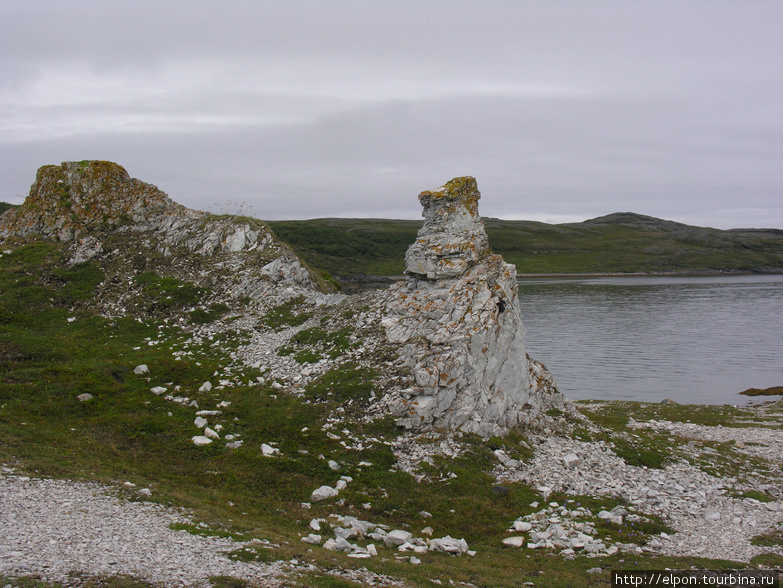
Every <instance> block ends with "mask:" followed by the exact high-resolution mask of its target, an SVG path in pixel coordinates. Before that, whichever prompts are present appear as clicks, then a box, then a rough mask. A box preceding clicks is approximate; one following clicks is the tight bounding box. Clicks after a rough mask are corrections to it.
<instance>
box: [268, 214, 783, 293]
mask: <svg viewBox="0 0 783 588" xmlns="http://www.w3.org/2000/svg"><path fill="white" fill-rule="evenodd" d="M484 223H485V225H486V228H487V233H488V234H489V243H490V246H491V247H492V250H493V251H494V252H496V253H500V254H502V255H503V257H504V258H505V259H506V261H508V262H510V263H514V264H516V266H517V271H518V272H519V273H520V274H558V273H682V274H687V273H721V272H729V273H741V272H752V273H783V230H779V229H731V230H720V229H712V228H705V227H694V226H690V225H685V224H682V223H677V222H673V221H667V220H662V219H658V218H654V217H650V216H644V215H640V214H635V213H629V212H621V213H614V214H609V215H607V216H602V217H598V218H594V219H590V220H587V221H584V222H581V223H567V224H558V225H551V224H546V223H540V222H534V221H507V220H499V219H494V218H485V219H484ZM268 224H269V225H270V226H271V227H272V230H273V231H274V232H275V234H276V235H277V236H278V238H280V239H281V240H282V241H284V242H286V243H288V244H289V245H290V246H291V247H292V248H293V249H294V250H295V252H296V253H297V255H299V256H300V257H302V258H303V259H305V260H306V261H307V262H308V263H310V264H311V265H313V266H316V267H318V268H321V269H324V270H326V271H328V272H329V273H331V274H333V275H334V276H337V277H341V278H351V277H359V276H373V275H375V276H379V275H385V276H391V275H401V274H402V273H403V270H404V256H405V251H406V250H407V248H408V246H409V245H410V244H411V243H412V242H413V241H414V239H415V238H416V232H417V231H418V229H419V228H420V227H421V221H407V220H388V219H341V218H340V219H338V218H326V219H314V220H306V221H271V222H269V223H268Z"/></svg>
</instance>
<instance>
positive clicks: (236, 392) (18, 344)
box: [0, 243, 740, 588]
mask: <svg viewBox="0 0 783 588" xmlns="http://www.w3.org/2000/svg"><path fill="white" fill-rule="evenodd" d="M142 275H144V274H142ZM102 279H103V273H102V271H101V270H100V268H99V267H97V266H95V265H92V264H89V263H88V264H82V265H77V266H72V267H68V266H66V265H63V254H62V252H61V251H60V249H59V247H58V246H56V245H52V244H44V243H38V244H34V245H31V246H27V247H22V248H19V249H17V250H15V251H14V252H13V253H11V254H4V255H3V256H2V257H0V293H2V296H0V438H2V439H3V442H2V444H0V462H2V463H4V464H8V465H10V466H13V467H15V468H17V469H18V470H19V471H23V472H27V473H29V474H31V475H34V476H52V477H61V478H68V479H87V480H97V481H101V482H105V483H107V484H111V485H113V486H115V487H116V486H118V485H121V484H122V482H124V481H131V482H133V483H135V484H137V486H140V487H149V488H151V489H152V498H151V499H152V500H154V501H158V502H160V503H162V504H166V505H168V504H171V505H173V506H178V507H185V508H188V509H190V510H191V512H192V513H193V514H192V517H193V518H192V520H195V521H200V522H198V523H193V524H180V525H175V526H174V527H173V528H176V529H180V530H182V531H185V532H189V533H195V534H206V535H217V536H221V537H233V538H236V539H250V538H256V539H260V540H269V541H271V542H272V543H275V544H276V545H278V546H279V547H275V548H273V549H267V548H265V547H263V546H260V545H254V544H250V545H248V546H247V547H242V546H240V545H237V548H236V549H234V550H232V551H231V552H230V557H232V558H233V559H236V560H239V561H260V562H268V561H276V560H290V559H298V560H300V561H305V562H311V563H313V564H315V565H317V566H318V567H319V570H321V571H319V572H316V573H312V574H310V575H309V576H308V575H305V576H302V577H291V578H290V581H289V584H290V585H291V586H350V585H352V584H351V583H350V582H349V581H347V580H345V579H342V578H338V577H335V576H331V575H328V574H326V573H325V570H329V569H333V568H335V567H338V566H339V567H345V568H358V567H364V566H366V567H367V568H368V569H370V570H372V571H374V572H377V573H379V574H387V575H390V576H393V577H396V578H400V579H401V580H403V581H405V582H407V583H408V584H409V585H411V586H431V585H432V583H431V582H430V578H434V579H438V580H440V581H442V582H443V584H444V585H446V584H448V582H449V580H454V581H455V582H470V583H472V584H474V585H477V586H493V587H495V586H497V587H501V588H504V587H508V588H511V587H516V586H520V585H523V584H524V583H525V582H533V583H534V584H535V585H536V586H537V587H539V588H558V587H566V586H568V587H577V588H581V587H587V586H600V585H606V578H608V575H606V574H604V575H601V576H599V577H595V576H592V575H590V576H589V575H587V574H586V570H587V569H589V568H591V567H594V566H595V565H596V561H595V560H591V559H587V558H577V559H575V560H574V561H565V560H563V559H562V558H560V557H555V556H552V555H551V554H545V553H538V552H531V551H529V550H527V551H524V550H523V551H520V550H510V549H505V548H503V547H502V546H501V543H500V541H501V539H502V538H503V537H504V536H506V531H505V530H506V529H507V528H508V526H509V525H510V524H511V523H512V522H513V521H514V520H515V519H516V518H518V517H520V516H523V515H526V514H530V513H532V512H533V511H534V510H536V509H534V508H533V507H531V506H530V503H531V502H533V501H536V500H537V501H541V496H539V495H538V494H537V493H536V492H535V491H534V490H533V489H532V488H531V487H529V486H527V485H524V484H520V483H504V487H506V488H507V490H508V492H507V493H505V494H502V495H499V494H498V493H496V492H495V491H493V487H494V486H495V485H496V481H495V480H494V478H492V476H490V474H489V473H488V472H489V471H491V469H492V468H493V467H494V465H495V464H496V463H497V461H496V458H495V456H494V454H493V451H494V450H495V449H504V450H505V451H506V452H507V453H508V454H509V455H510V456H511V457H514V458H516V459H520V460H526V459H529V457H530V455H531V453H530V449H529V448H528V447H526V446H525V445H523V442H524V441H525V438H524V435H522V434H521V433H514V434H511V435H507V436H505V437H502V438H501V437H493V438H491V439H489V440H483V439H481V438H478V437H475V436H466V437H463V438H462V439H461V441H462V442H464V443H465V445H466V447H467V450H466V452H465V453H464V454H462V455H460V456H459V457H457V458H454V459H445V458H435V459H434V460H433V464H432V465H425V466H423V473H425V474H426V475H427V477H426V478H424V479H421V480H420V481H419V482H417V481H416V479H415V478H414V477H412V476H411V475H409V474H407V473H404V472H401V471H399V470H397V469H395V468H394V465H395V457H394V454H393V452H392V450H391V447H390V443H391V442H392V441H394V440H395V439H396V437H397V435H398V434H399V431H398V430H397V429H396V427H395V425H394V418H393V417H391V416H386V417H384V418H380V419H377V420H371V419H369V418H367V415H366V414H364V412H363V410H364V409H363V407H365V406H366V402H365V401H366V399H367V398H369V397H370V396H371V395H372V394H373V393H374V392H376V386H377V384H376V383H375V379H376V377H377V373H376V371H375V370H374V369H372V368H368V367H363V366H360V365H358V364H353V363H347V364H344V365H341V366H340V367H337V368H334V369H332V370H330V371H329V372H327V373H326V374H324V375H323V376H322V377H321V378H319V379H317V380H315V381H314V382H312V383H310V384H309V385H308V386H307V387H306V388H305V390H304V395H303V396H302V397H297V396H296V395H294V394H289V393H286V391H281V390H276V389H275V388H274V387H273V386H271V385H269V386H267V385H263V386H262V385H254V386H248V385H242V386H236V387H227V388H225V389H223V390H219V389H217V388H214V389H213V390H212V391H211V392H209V393H199V392H198V388H199V387H200V385H201V384H202V383H203V382H204V381H207V380H210V381H212V382H213V383H214V382H215V381H216V379H218V378H219V377H220V376H218V377H216V376H214V373H215V372H218V374H222V373H223V372H224V371H225V368H226V366H228V365H229V364H230V357H229V356H228V354H229V353H230V352H231V351H232V350H233V349H235V348H236V346H237V345H238V344H239V341H241V340H242V338H243V337H245V336H246V334H243V333H240V332H233V331H231V330H227V331H225V332H223V333H221V334H220V335H219V336H216V337H215V338H214V340H213V341H209V342H205V343H204V344H203V345H201V346H199V347H196V346H193V345H190V346H188V347H186V343H187V342H188V340H189V335H188V333H186V332H184V331H182V330H180V329H178V328H176V327H173V326H165V325H164V326H161V325H160V324H159V322H158V321H151V320H146V319H145V318H144V317H143V316H142V317H139V318H138V319H137V318H131V317H126V318H104V317H99V316H95V315H93V314H92V312H91V310H90V307H89V303H90V301H91V300H92V299H93V297H94V295H95V288H96V287H97V286H98V284H100V283H101V281H102ZM137 286H138V288H139V289H141V290H144V291H146V294H144V295H145V296H148V297H149V300H150V303H151V304H153V303H160V302H161V301H170V302H171V304H173V305H179V306H177V308H180V309H182V308H185V307H187V306H188V305H189V304H190V302H191V301H192V300H193V299H194V297H195V295H196V294H199V295H201V293H199V292H197V290H198V289H197V288H196V287H195V286H193V285H192V284H191V285H188V284H187V283H183V282H178V281H175V280H171V279H169V278H166V277H165V276H160V275H158V274H146V275H144V277H143V278H142V279H141V280H140V281H139V282H137ZM145 289H146V290H145ZM169 297H170V298H169ZM207 312H212V310H209V309H208V310H207ZM311 312H316V310H311V309H309V308H305V307H304V306H303V302H302V301H301V300H299V301H291V302H290V303H288V304H287V305H285V307H284V308H282V309H281V308H280V307H278V309H275V310H274V311H272V312H270V313H269V314H268V315H267V317H266V319H267V320H268V321H269V323H268V324H269V328H281V327H284V326H286V325H290V324H291V323H292V322H293V323H295V322H297V321H300V320H301V315H303V314H311ZM323 312H324V316H325V317H326V318H325V319H324V320H322V321H320V322H319V324H318V326H317V327H313V328H310V329H306V330H303V331H301V332H300V333H298V334H297V335H296V338H295V341H294V342H292V344H291V345H292V352H293V353H302V352H308V353H322V354H324V355H326V354H330V353H344V352H345V351H347V350H348V349H350V344H351V341H350V337H351V332H350V331H349V330H347V329H340V328H338V327H337V326H335V325H334V321H333V318H332V317H333V316H337V314H335V313H336V312H337V311H335V310H334V309H328V310H324V311H323ZM191 318H192V317H191ZM308 318H309V317H308ZM346 318H348V317H346ZM68 319H74V320H72V321H69V320H68ZM314 322H316V321H314ZM300 324H301V323H300ZM148 340H157V341H160V343H159V344H157V345H153V346H150V345H148V344H146V342H147V341H148ZM186 348H187V349H189V350H191V351H192V352H193V355H192V356H191V355H187V356H181V357H175V356H173V355H172V353H174V352H176V351H178V350H182V349H186ZM141 363H144V364H147V365H148V366H149V369H150V374H149V375H148V376H138V375H136V374H134V373H133V369H134V367H135V366H136V365H138V364H141ZM261 375H262V373H261V372H260V371H259V370H254V369H250V368H248V369H245V370H243V371H242V372H241V374H238V378H239V379H241V381H242V382H245V383H246V382H248V381H249V380H255V379H256V377H257V376H261ZM158 385H160V386H165V387H167V388H169V389H170V390H172V387H173V386H180V391H179V392H177V394H179V395H183V396H188V397H189V398H192V399H194V400H196V401H197V402H198V404H199V408H201V409H212V408H214V407H215V406H216V405H217V404H218V403H219V402H221V401H225V402H230V405H229V406H227V407H224V408H222V414H221V415H219V416H217V417H209V420H210V424H212V423H220V424H223V425H224V427H225V429H224V430H223V434H224V435H225V434H226V433H231V434H235V435H239V437H240V438H241V439H242V440H243V442H244V443H243V445H242V446H241V447H239V448H237V449H235V450H233V451H232V450H229V449H226V448H225V447H224V446H223V444H222V442H216V443H213V444H212V445H210V446H207V447H196V446H195V445H193V443H192V442H191V441H190V438H191V437H192V436H193V435H196V434H197V431H198V430H197V429H196V428H195V427H194V425H193V419H194V413H195V410H196V409H195V408H192V407H187V406H183V405H182V404H178V403H174V402H171V401H167V400H165V398H164V397H163V396H156V395H155V394H152V393H151V392H150V388H151V387H153V386H158ZM83 392H89V393H91V394H92V395H93V396H94V399H93V400H91V401H89V402H79V401H78V400H77V398H76V397H77V396H78V395H79V394H81V393H83ZM580 406H581V405H580ZM586 406H588V407H589V406H590V405H586ZM629 407H630V408H629ZM341 410H342V411H344V413H343V412H339V411H341ZM652 410H653V409H652V408H648V407H646V406H643V405H638V406H637V405H626V411H625V412H623V410H622V409H621V407H620V406H619V405H617V406H616V407H615V406H612V407H611V408H610V409H606V410H602V411H598V410H597V409H596V410H595V411H594V412H595V413H596V414H597V415H598V418H599V420H600V419H603V421H602V422H603V424H604V425H606V426H607V430H608V431H613V430H614V429H613V428H611V427H614V428H616V429H617V430H618V431H623V430H624V428H625V425H626V424H627V415H628V414H639V413H640V412H643V411H652ZM656 410H658V409H656ZM660 410H667V411H674V410H680V411H682V417H683V418H685V416H686V413H685V411H686V409H685V408H679V409H678V408H676V407H673V408H669V407H662V408H661V409H660ZM338 414H346V415H348V416H349V417H350V418H347V419H346V420H345V421H344V422H341V423H334V422H333V421H331V420H329V419H330V417H333V416H334V415H338ZM667 414H668V415H669V416H672V414H673V413H667ZM732 415H735V413H732ZM736 416H737V417H739V416H740V413H739V412H738V413H736ZM358 417H362V418H358ZM659 418H662V417H659ZM691 418H692V419H693V418H695V417H694V416H693V414H692V415H691ZM705 418H706V417H705ZM709 418H711V419H717V418H722V419H724V420H725V419H726V415H725V414H724V413H719V412H717V411H714V412H713V413H712V416H710V417H709ZM345 430H347V431H348V433H346V432H345ZM639 434H640V435H641V431H639ZM355 439H359V440H360V442H361V444H362V447H361V449H359V448H358V447H357V443H358V442H357V441H356V440H355ZM646 439H647V438H645V437H641V438H640V439H639V440H638V443H639V446H638V447H635V448H634V450H635V451H637V452H641V450H642V449H645V447H646V446H645V443H646ZM649 440H650V441H651V442H653V443H657V442H659V441H660V442H662V440H657V439H656V438H654V437H650V438H649ZM262 443H269V444H273V445H274V446H275V447H277V448H278V449H279V450H280V454H279V455H278V456H276V457H274V458H270V457H265V456H264V455H263V453H262V451H261V444H262ZM653 449H655V450H656V451H658V449H656V448H655V446H653ZM727 451H728V449H727ZM330 459H333V460H335V461H337V462H338V463H339V464H340V465H341V470H340V471H339V472H335V471H333V470H332V469H331V468H330V467H329V466H328V463H327V461H328V460H330ZM360 463H363V464H364V465H360ZM367 463H369V464H370V465H366V464H367ZM452 474H453V475H452ZM341 475H349V476H351V477H352V478H353V481H352V482H350V483H349V485H348V488H347V489H345V490H344V491H342V492H341V493H340V497H339V499H340V500H343V501H344V502H343V503H342V504H338V502H337V500H336V499H332V500H327V501H324V502H320V503H314V504H312V507H311V508H309V509H308V508H305V507H303V506H302V503H306V502H309V500H310V493H311V492H312V491H313V490H314V489H315V488H317V487H319V486H321V485H324V484H328V485H334V484H335V483H336V482H337V480H338V479H339V477H340V476H341ZM557 499H558V500H563V501H565V500H585V501H589V500H595V499H590V498H588V497H573V496H565V495H563V496H562V497H560V496H558V497H557ZM602 503H603V504H604V505H605V506H607V507H610V506H611V503H610V502H609V501H603V502H602ZM595 504H596V506H597V505H598V503H597V502H596V503H595ZM364 505H369V506H367V507H366V508H365V506H364ZM423 510H426V511H428V512H430V513H432V515H433V517H432V518H428V519H424V518H422V517H421V516H419V512H420V511H423ZM331 513H339V514H353V515H355V516H357V517H359V518H362V519H366V520H369V521H373V522H376V523H383V524H387V525H389V526H390V527H391V528H401V529H409V530H411V532H413V533H415V534H417V535H419V534H420V531H421V529H422V528H423V527H425V526H431V527H432V528H433V529H434V535H433V536H435V537H441V536H444V535H447V534H448V535H451V536H452V537H457V538H465V539H466V540H467V541H468V544H469V545H470V548H471V549H475V550H476V551H477V552H478V553H477V555H476V556H475V557H467V556H464V557H459V558H457V557H451V556H448V555H445V554H438V553H427V554H423V555H422V556H421V557H420V559H421V560H422V565H421V566H413V565H411V564H409V563H408V562H400V561H398V560H397V559H396V555H397V553H396V552H394V551H392V550H391V549H388V548H386V547H383V546H379V552H380V556H379V557H377V558H373V559H372V560H359V561H356V560H352V559H350V558H347V557H346V556H345V555H344V554H339V553H333V552H328V551H325V550H323V549H321V548H318V547H313V546H309V545H307V544H304V543H302V542H301V541H300V540H299V538H300V536H301V535H304V534H307V533H309V532H310V531H309V527H308V525H307V523H308V521H309V520H310V519H312V518H327V517H328V515H329V514H331ZM663 529H665V527H664V526H663V525H661V522H660V521H658V520H652V521H650V522H647V523H644V524H640V525H639V526H634V527H633V528H631V526H628V527H627V528H622V527H620V528H613V527H609V526H607V527H606V528H603V527H601V532H602V533H606V534H608V535H610V536H613V537H615V536H616V537H617V538H618V539H621V540H623V541H627V540H630V541H637V542H641V541H642V540H643V539H644V537H645V536H647V535H649V534H652V533H659V532H660V531H661V530H663ZM528 556H529V557H528ZM600 565H601V566H602V567H604V568H605V569H609V568H611V567H619V566H620V565H631V562H630V560H628V559H625V560H623V558H622V557H621V556H613V557H611V558H606V559H602V560H601V564H600ZM633 565H634V567H635V568H639V569H643V568H646V569H661V568H663V567H688V566H691V565H702V566H706V567H722V566H732V565H736V564H733V563H731V562H716V561H710V560H702V559H698V558H657V557H652V556H643V557H638V558H634V560H633ZM3 582H11V581H10V580H8V579H6V578H0V586H2V585H4V583H3ZM13 582H14V584H13V585H19V586H25V587H29V588H47V587H49V586H53V584H46V583H36V582H35V581H34V580H29V579H24V580H18V581H17V580H13ZM85 585H86V586H93V587H95V588H135V587H142V586H144V587H146V586H148V584H147V583H144V582H142V581H140V580H138V579H134V578H128V577H114V578H88V579H85ZM214 585H215V586H225V587H241V586H247V585H248V583H247V582H245V581H244V580H241V579H237V578H229V577H220V578H215V579H214Z"/></svg>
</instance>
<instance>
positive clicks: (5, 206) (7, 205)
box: [0, 202, 18, 214]
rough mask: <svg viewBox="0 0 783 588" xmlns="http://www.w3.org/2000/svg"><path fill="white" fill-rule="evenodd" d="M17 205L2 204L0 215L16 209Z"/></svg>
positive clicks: (0, 205) (0, 203)
mask: <svg viewBox="0 0 783 588" xmlns="http://www.w3.org/2000/svg"><path fill="white" fill-rule="evenodd" d="M17 206H18V205H17V204H8V202H0V214H3V213H4V212H5V211H6V210H8V209H9V208H16V207H17Z"/></svg>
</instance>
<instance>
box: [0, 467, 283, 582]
mask: <svg viewBox="0 0 783 588" xmlns="http://www.w3.org/2000/svg"><path fill="white" fill-rule="evenodd" d="M110 492H111V490H110V489H109V488H107V487H105V486H102V485H100V484H96V483H89V482H73V481H67V480H49V479H37V478H28V477H27V476H20V475H14V474H13V473H10V472H9V471H8V470H7V469H4V472H3V473H2V474H0V529H2V536H0V574H3V575H6V576H17V575H25V576H28V575H34V576H38V577H40V578H41V579H42V580H46V581H60V582H63V581H68V578H69V574H71V573H73V572H78V573H82V574H87V575H92V576H110V575H116V574H128V575H132V576H135V577H138V578H143V579H145V580H147V581H150V582H160V583H163V584H165V585H166V586H205V585H208V583H207V582H206V579H207V578H208V577H210V576H218V575H224V576H235V577H242V578H246V579H253V580H255V581H257V582H258V584H259V585H260V586H279V585H280V584H279V582H277V581H275V576H276V575H277V574H279V573H281V571H282V569H283V564H281V563H280V562H276V563H273V564H261V563H256V562H249V563H241V562H235V561H232V560H230V559H229V558H228V557H226V556H225V555H224V554H223V553H224V552H230V551H234V550H236V549H238V548H240V547H241V546H242V545H243V544H241V543H237V542H234V541H233V540H231V539H222V538H218V537H201V536H196V535H192V534H190V533H187V532H185V531H174V530H172V529H170V528H169V525H170V524H171V523H189V522H191V521H190V520H189V519H188V518H187V516H185V514H184V513H183V512H182V511H179V510H176V509H173V508H166V507H163V506H160V505H158V504H154V503H150V502H129V501H126V500H123V499H120V498H117V497H116V496H112V495H111V493H110Z"/></svg>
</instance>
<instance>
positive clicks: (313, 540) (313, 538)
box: [302, 533, 321, 545]
mask: <svg viewBox="0 0 783 588" xmlns="http://www.w3.org/2000/svg"><path fill="white" fill-rule="evenodd" d="M302 541H304V542H305V543H310V544H311V545H320V544H321V536H320V535H315V534H313V533H311V534H310V535H307V536H306V537H302Z"/></svg>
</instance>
